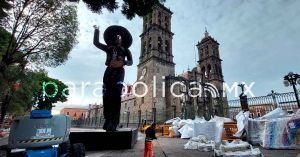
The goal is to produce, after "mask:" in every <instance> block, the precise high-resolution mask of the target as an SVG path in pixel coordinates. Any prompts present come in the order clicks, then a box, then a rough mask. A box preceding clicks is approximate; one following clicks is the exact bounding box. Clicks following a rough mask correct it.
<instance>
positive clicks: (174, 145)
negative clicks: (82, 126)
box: [86, 133, 300, 157]
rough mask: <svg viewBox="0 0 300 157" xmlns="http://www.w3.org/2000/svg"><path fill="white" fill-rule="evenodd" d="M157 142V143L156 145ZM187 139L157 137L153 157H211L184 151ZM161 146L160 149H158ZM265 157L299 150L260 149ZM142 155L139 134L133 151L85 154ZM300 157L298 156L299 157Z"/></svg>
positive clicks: (284, 156) (283, 156) (282, 156)
mask: <svg viewBox="0 0 300 157" xmlns="http://www.w3.org/2000/svg"><path fill="white" fill-rule="evenodd" d="M158 142H159V143H158ZM187 142H188V140H187V139H180V138H166V137H159V138H158V140H157V141H155V140H154V142H153V144H154V156H155V157H166V156H165V155H164V154H163V151H164V152H165V154H166V155H167V157H213V156H214V155H213V152H200V151H197V150H185V149H183V146H184V144H186V143H187ZM160 146H161V147H160ZM260 150H261V152H262V153H263V154H264V155H265V157H297V155H298V154H299V153H300V150H264V149H263V148H260ZM143 153H144V135H143V134H141V133H139V137H138V141H137V143H136V145H135V147H134V149H130V150H110V151H98V152H87V153H86V156H87V157H123V156H124V157H143ZM299 157H300V156H299Z"/></svg>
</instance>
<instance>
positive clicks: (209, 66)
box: [121, 5, 227, 122]
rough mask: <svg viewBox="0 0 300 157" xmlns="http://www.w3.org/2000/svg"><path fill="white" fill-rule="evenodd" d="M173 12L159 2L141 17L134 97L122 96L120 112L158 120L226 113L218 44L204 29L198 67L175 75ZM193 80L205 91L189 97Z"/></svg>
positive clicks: (198, 45) (208, 116) (199, 45)
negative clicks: (211, 90) (141, 27)
mask: <svg viewBox="0 0 300 157" xmlns="http://www.w3.org/2000/svg"><path fill="white" fill-rule="evenodd" d="M172 14H173V13H172V11H171V10H170V9H168V8H166V7H165V6H164V5H158V6H156V8H155V9H154V11H153V12H152V13H151V14H149V15H147V16H145V17H144V18H143V32H142V34H141V35H140V38H141V50H140V57H139V63H138V71H137V81H136V83H135V85H136V86H134V87H132V88H134V89H135V90H133V91H134V92H135V93H134V94H135V95H136V97H134V96H133V94H131V95H127V96H125V97H124V98H123V99H122V111H121V114H122V113H123V112H124V113H125V112H126V113H128V112H130V113H131V114H133V113H138V114H137V115H138V116H139V117H141V118H142V119H146V120H153V121H157V122H164V121H166V120H168V119H170V118H174V117H178V116H179V117H182V118H195V116H204V117H206V118H210V116H213V115H221V116H226V115H227V105H226V102H227V99H226V94H225V97H223V91H224V90H223V82H224V77H223V74H222V66H221V61H222V60H221V59H220V54H219V43H218V42H217V41H216V40H215V39H213V38H212V37H211V36H209V35H208V32H207V31H205V35H204V37H203V39H202V40H201V41H200V42H199V43H198V44H197V45H196V46H197V48H198V55H199V60H198V64H197V66H196V67H194V68H192V70H188V72H187V73H185V74H181V75H178V76H175V63H174V61H173V57H174V56H173V52H172V39H173V35H174V33H172V31H171V18H172ZM193 81H196V82H198V85H199V84H200V85H201V84H203V88H204V89H203V91H206V92H203V94H202V95H198V96H197V97H191V96H190V95H189V94H188V93H189V92H190V91H189V90H188V89H189V88H191V87H195V86H196V85H193V86H190V85H189V84H190V83H191V82H193ZM204 83H206V84H204ZM207 84H208V85H207ZM208 86H209V87H210V89H211V88H213V91H214V93H213V94H210V93H211V92H210V91H209V90H207V89H208ZM146 88H147V89H146ZM193 92H194V93H195V91H193ZM143 113H144V114H143Z"/></svg>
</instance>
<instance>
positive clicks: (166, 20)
mask: <svg viewBox="0 0 300 157" xmlns="http://www.w3.org/2000/svg"><path fill="white" fill-rule="evenodd" d="M165 27H166V28H167V29H168V28H169V18H168V17H167V16H165Z"/></svg>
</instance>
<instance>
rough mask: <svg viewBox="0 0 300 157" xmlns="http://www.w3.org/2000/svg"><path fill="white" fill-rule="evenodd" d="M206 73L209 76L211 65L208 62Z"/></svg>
mask: <svg viewBox="0 0 300 157" xmlns="http://www.w3.org/2000/svg"><path fill="white" fill-rule="evenodd" d="M207 74H208V76H210V74H211V65H210V64H208V67H207Z"/></svg>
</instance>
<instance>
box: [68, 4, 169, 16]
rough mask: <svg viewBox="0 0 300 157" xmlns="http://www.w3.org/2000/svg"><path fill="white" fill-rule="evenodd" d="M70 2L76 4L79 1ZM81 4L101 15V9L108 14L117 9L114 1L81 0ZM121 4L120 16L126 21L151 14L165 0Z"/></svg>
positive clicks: (117, 6)
mask: <svg viewBox="0 0 300 157" xmlns="http://www.w3.org/2000/svg"><path fill="white" fill-rule="evenodd" d="M70 1H73V2H74V1H76V2H78V1H79V0H70ZM83 2H84V3H85V4H86V5H87V6H88V8H89V9H90V10H91V11H92V12H95V13H102V9H103V8H106V9H107V10H108V11H110V12H114V11H115V10H116V9H118V8H119V5H118V2H116V0H94V1H91V0H83ZM123 2H124V3H123V4H122V14H123V15H124V16H126V18H127V19H129V20H131V19H133V18H134V17H135V15H138V16H140V17H143V16H145V15H147V14H148V13H151V12H152V11H153V7H154V6H155V5H158V4H159V3H160V2H165V0H123Z"/></svg>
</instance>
